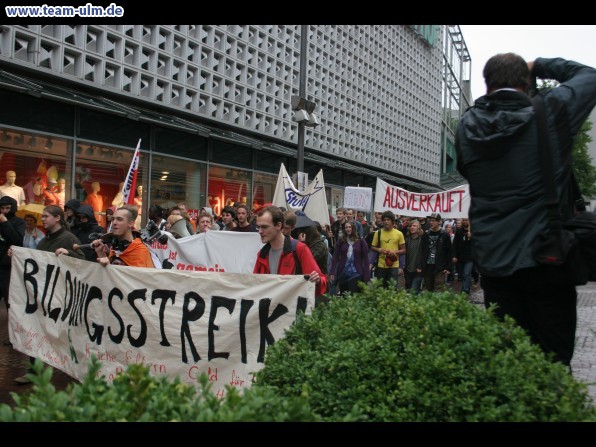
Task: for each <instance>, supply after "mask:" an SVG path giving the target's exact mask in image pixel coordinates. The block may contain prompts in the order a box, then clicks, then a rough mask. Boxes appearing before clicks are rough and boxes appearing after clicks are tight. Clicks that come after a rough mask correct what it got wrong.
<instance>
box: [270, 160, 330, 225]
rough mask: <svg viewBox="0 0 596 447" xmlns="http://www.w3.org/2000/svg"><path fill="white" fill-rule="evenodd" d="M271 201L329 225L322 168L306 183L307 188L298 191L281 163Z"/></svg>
mask: <svg viewBox="0 0 596 447" xmlns="http://www.w3.org/2000/svg"><path fill="white" fill-rule="evenodd" d="M271 203H272V204H273V205H275V206H282V207H284V208H286V209H289V210H294V211H296V210H300V211H303V212H304V214H306V215H307V216H308V217H309V218H311V219H312V220H316V221H317V222H319V223H320V224H321V225H322V226H325V225H330V221H329V208H328V206H327V196H326V193H325V181H324V180H323V170H322V169H321V170H320V171H319V173H318V174H317V175H316V177H315V178H314V179H313V181H312V182H311V183H310V185H308V188H306V189H305V190H303V191H300V190H298V189H297V188H296V187H295V186H294V183H293V182H292V178H291V177H290V175H289V174H288V171H286V167H285V166H284V164H283V163H282V164H281V166H280V167H279V175H278V177H277V185H276V186H275V193H274V195H273V201H272V202H271Z"/></svg>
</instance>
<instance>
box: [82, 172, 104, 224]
mask: <svg viewBox="0 0 596 447" xmlns="http://www.w3.org/2000/svg"><path fill="white" fill-rule="evenodd" d="M91 188H92V189H93V192H92V193H91V194H89V195H88V196H87V198H86V199H85V202H84V203H86V204H88V205H90V206H91V208H93V212H94V213H95V219H96V220H97V223H98V224H99V226H101V227H104V228H106V216H105V212H104V207H103V196H100V195H99V191H100V186H99V183H98V182H93V183H92V184H91Z"/></svg>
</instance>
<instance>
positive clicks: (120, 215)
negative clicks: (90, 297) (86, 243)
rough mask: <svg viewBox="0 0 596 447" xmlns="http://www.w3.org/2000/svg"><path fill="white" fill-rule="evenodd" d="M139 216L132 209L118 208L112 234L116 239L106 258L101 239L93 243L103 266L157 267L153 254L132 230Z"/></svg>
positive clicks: (104, 246) (104, 247)
mask: <svg viewBox="0 0 596 447" xmlns="http://www.w3.org/2000/svg"><path fill="white" fill-rule="evenodd" d="M136 218H137V216H136V215H135V213H134V210H132V209H131V208H118V209H117V210H116V212H115V213H114V220H113V222H112V234H113V236H114V239H113V240H112V244H111V247H110V251H109V254H108V255H107V256H106V252H107V250H106V245H105V244H104V243H103V241H102V240H101V239H97V240H95V241H93V243H92V246H93V248H94V249H95V252H96V253H97V260H98V261H99V263H100V264H101V265H103V266H106V265H108V264H115V265H128V266H132V267H151V268H154V267H155V265H154V263H153V260H152V258H151V252H150V251H149V248H147V246H146V245H145V243H144V242H143V241H142V240H141V238H140V237H138V236H136V235H133V232H132V228H133V226H134V223H135V219H136Z"/></svg>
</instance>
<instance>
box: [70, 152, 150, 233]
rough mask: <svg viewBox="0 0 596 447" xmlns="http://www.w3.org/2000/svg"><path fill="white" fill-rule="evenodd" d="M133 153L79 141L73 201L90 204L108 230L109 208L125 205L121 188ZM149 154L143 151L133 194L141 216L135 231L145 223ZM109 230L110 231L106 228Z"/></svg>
mask: <svg viewBox="0 0 596 447" xmlns="http://www.w3.org/2000/svg"><path fill="white" fill-rule="evenodd" d="M133 155H134V151H133V150H125V149H116V148H113V147H110V146H105V145H100V144H94V143H88V142H79V143H78V144H77V147H76V165H75V172H74V175H73V178H74V185H73V188H74V191H73V193H74V198H75V199H77V200H79V201H80V202H82V203H87V204H89V205H91V207H92V208H93V211H94V212H95V218H96V220H97V222H98V223H99V225H101V226H102V227H104V228H106V224H107V222H106V214H105V212H106V209H107V208H108V207H111V206H115V207H119V206H122V204H123V201H122V194H121V192H122V187H123V186H124V180H125V178H126V174H127V173H128V169H129V168H130V163H131V161H132V157H133ZM147 162H148V157H147V154H146V153H144V152H141V159H140V162H139V172H138V174H137V183H136V184H137V188H136V191H135V192H134V194H135V197H134V204H135V205H137V206H138V207H139V216H138V218H137V220H136V222H135V228H137V229H139V228H141V226H142V225H144V223H145V219H144V215H143V213H144V212H145V209H144V208H145V207H143V185H144V184H145V183H146V177H145V172H146V166H147ZM106 229H107V228H106Z"/></svg>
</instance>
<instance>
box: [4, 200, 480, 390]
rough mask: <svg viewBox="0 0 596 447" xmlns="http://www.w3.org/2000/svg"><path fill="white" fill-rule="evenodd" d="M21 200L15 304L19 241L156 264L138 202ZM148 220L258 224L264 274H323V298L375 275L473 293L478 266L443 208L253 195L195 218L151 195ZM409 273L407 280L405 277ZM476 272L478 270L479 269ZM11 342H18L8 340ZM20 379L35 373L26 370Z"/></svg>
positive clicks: (319, 283)
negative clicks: (324, 207) (331, 205)
mask: <svg viewBox="0 0 596 447" xmlns="http://www.w3.org/2000/svg"><path fill="white" fill-rule="evenodd" d="M16 210H17V205H16V201H15V200H13V199H11V198H9V197H3V198H1V199H0V236H1V237H0V255H1V257H0V274H1V276H2V291H1V296H0V298H4V300H5V303H6V306H7V308H8V306H9V302H8V296H9V280H10V257H11V256H12V250H11V249H10V247H11V246H23V247H27V248H32V249H37V250H45V251H51V252H53V253H55V254H56V255H57V256H58V255H67V256H73V257H76V258H79V259H85V260H87V261H91V262H98V263H100V264H101V265H104V266H106V265H110V264H112V265H127V266H133V267H149V268H152V267H156V266H157V264H155V259H154V258H152V255H151V251H150V249H149V248H148V246H147V245H146V244H145V243H144V242H143V240H142V238H141V233H140V230H141V229H140V228H136V225H137V224H138V222H139V219H138V212H139V208H138V206H136V205H122V206H121V207H119V208H117V207H115V206H111V207H109V208H107V209H106V212H105V216H106V224H107V225H106V226H107V228H104V227H102V226H100V225H99V223H98V221H97V220H96V217H95V213H94V211H93V209H92V208H91V207H90V206H89V205H86V204H84V203H81V202H79V201H77V200H75V199H72V200H69V201H67V202H66V203H65V205H64V208H61V207H59V206H56V205H50V206H46V207H45V208H44V211H43V213H42V215H41V227H40V226H38V218H37V217H36V216H34V215H33V214H27V215H25V216H24V219H21V218H19V217H16V216H15V213H16ZM147 218H148V221H150V222H151V224H152V225H153V227H154V228H156V229H157V230H159V231H166V232H169V233H170V234H171V235H172V236H173V237H175V238H183V237H192V236H196V235H199V234H201V233H205V232H207V231H240V232H255V233H258V234H259V235H260V237H261V241H262V242H263V244H264V245H263V248H262V249H261V250H260V251H259V253H258V254H257V257H256V262H255V267H254V271H253V273H255V274H302V275H304V276H305V278H306V279H308V280H310V281H312V282H314V283H315V303H316V305H318V304H320V303H322V302H326V301H328V300H329V298H330V297H333V296H336V295H344V294H346V293H348V292H352V293H353V292H357V291H358V290H360V287H361V286H362V284H366V283H368V282H370V280H371V279H373V278H378V280H379V281H382V284H383V286H384V287H394V288H399V287H400V284H401V286H402V287H405V288H406V289H407V290H411V291H412V292H413V293H414V294H418V293H420V291H421V290H423V289H425V290H429V291H432V290H437V289H440V288H442V287H453V288H454V289H456V290H457V291H461V292H464V293H467V294H469V293H470V289H471V284H472V277H473V274H474V265H473V262H472V258H471V252H470V240H471V237H472V235H471V231H470V227H469V222H468V220H467V219H456V220H453V221H447V220H446V221H443V220H442V219H441V216H440V215H438V214H432V215H430V216H428V217H427V218H421V219H416V218H408V217H406V216H395V215H394V214H393V213H392V212H391V211H385V212H383V213H374V218H373V219H371V221H370V222H368V221H367V220H366V216H365V214H364V213H363V212H355V211H354V210H351V209H345V208H338V209H337V210H336V218H335V219H334V218H333V217H332V216H330V221H331V225H325V227H324V228H323V226H322V225H321V224H320V223H319V222H316V221H313V220H311V219H310V218H309V217H308V216H307V215H306V214H305V213H304V212H302V211H293V210H287V209H285V208H283V207H276V206H263V207H261V208H260V209H256V210H255V209H252V210H251V209H249V208H248V207H247V206H246V205H245V204H234V205H228V206H226V207H225V208H223V210H222V212H221V215H220V216H216V215H215V214H214V212H213V210H212V209H211V208H208V207H204V208H202V209H201V210H200V211H199V212H198V215H197V217H196V219H193V218H191V217H190V216H189V214H188V211H187V208H186V205H185V204H184V203H178V204H177V205H176V206H174V207H172V208H170V209H168V210H166V209H164V208H162V207H161V206H159V205H152V206H151V207H149V209H148V210H147ZM401 277H403V278H404V279H405V284H404V281H400V278H401ZM475 280H476V281H477V278H476V279H475ZM7 343H9V342H7ZM17 383H29V379H28V378H27V376H23V377H19V378H17Z"/></svg>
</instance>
